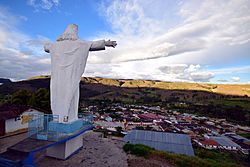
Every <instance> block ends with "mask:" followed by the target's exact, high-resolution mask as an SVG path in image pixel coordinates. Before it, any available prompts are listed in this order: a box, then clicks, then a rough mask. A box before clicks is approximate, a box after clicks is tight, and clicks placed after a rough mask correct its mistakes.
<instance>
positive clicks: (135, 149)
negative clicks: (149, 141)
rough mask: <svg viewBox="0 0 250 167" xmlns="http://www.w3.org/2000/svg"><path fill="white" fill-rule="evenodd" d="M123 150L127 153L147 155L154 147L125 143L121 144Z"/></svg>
mask: <svg viewBox="0 0 250 167" xmlns="http://www.w3.org/2000/svg"><path fill="white" fill-rule="evenodd" d="M123 150H124V151H125V152H127V153H131V154H134V155H137V156H144V157H145V156H148V155H149V154H150V153H151V151H152V150H154V149H153V148H151V147H148V146H145V145H142V144H125V145H124V146H123Z"/></svg>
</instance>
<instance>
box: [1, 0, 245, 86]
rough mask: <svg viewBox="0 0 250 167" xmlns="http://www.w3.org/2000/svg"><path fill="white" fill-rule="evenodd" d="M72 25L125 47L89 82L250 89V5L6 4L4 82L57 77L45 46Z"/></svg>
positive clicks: (84, 0)
mask: <svg viewBox="0 0 250 167" xmlns="http://www.w3.org/2000/svg"><path fill="white" fill-rule="evenodd" d="M72 23H74V24H77V25H78V26H79V28H78V29H79V37H80V38H81V39H83V40H91V41H92V40H93V41H94V40H100V39H105V40H108V39H111V40H115V41H117V44H118V45H117V47H116V48H106V50H104V51H98V52H90V54H89V57H88V61H87V66H86V69H85V73H84V74H83V76H89V77H105V78H117V79H147V80H162V81H173V82H204V83H225V84H227V83H234V84H243V83H244V84H245V83H248V84H249V83H250V0H203V1H200V0H114V1H110V0H0V78H10V79H12V80H22V79H27V78H30V77H32V76H37V75H49V74H50V68H51V64H50V55H49V54H47V53H45V52H44V50H43V46H44V44H45V43H47V42H55V40H56V39H57V37H58V36H59V35H60V34H62V33H63V31H64V30H65V28H66V27H67V25H68V24H72Z"/></svg>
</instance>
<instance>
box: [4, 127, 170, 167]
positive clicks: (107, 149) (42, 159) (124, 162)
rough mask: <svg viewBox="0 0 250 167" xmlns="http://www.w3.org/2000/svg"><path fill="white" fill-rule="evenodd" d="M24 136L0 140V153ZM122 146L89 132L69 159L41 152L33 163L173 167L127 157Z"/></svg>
mask: <svg viewBox="0 0 250 167" xmlns="http://www.w3.org/2000/svg"><path fill="white" fill-rule="evenodd" d="M26 136H27V133H23V134H19V135H16V136H11V137H7V138H3V139H0V153H1V152H4V151H5V150H6V149H7V147H9V146H11V145H13V144H16V143H17V142H18V141H21V140H23V139H24V138H26ZM123 145H124V142H123V141H122V140H121V139H111V138H102V133H98V132H92V131H89V132H86V133H85V134H84V135H83V148H82V149H81V150H80V151H79V152H78V153H76V154H75V155H73V156H72V157H70V158H69V159H67V160H65V161H63V160H58V159H55V158H50V157H46V156H45V153H44V152H43V153H41V154H39V155H38V156H37V158H36V161H35V163H36V165H37V166H39V167H49V166H53V167H66V166H67V167H76V166H77V167H86V166H87V167H118V166H119V167H128V166H129V167H151V166H155V167H173V165H170V163H169V162H167V161H166V160H158V159H157V158H155V159H145V158H143V157H136V156H134V155H127V154H126V153H125V152H124V151H123V149H122V146H123Z"/></svg>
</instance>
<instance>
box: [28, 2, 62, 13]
mask: <svg viewBox="0 0 250 167" xmlns="http://www.w3.org/2000/svg"><path fill="white" fill-rule="evenodd" d="M27 4H28V5H30V6H32V7H33V8H34V9H35V10H36V11H38V10H39V9H43V10H50V9H51V8H52V7H54V6H55V7H57V6H58V5H59V4H60V0H27Z"/></svg>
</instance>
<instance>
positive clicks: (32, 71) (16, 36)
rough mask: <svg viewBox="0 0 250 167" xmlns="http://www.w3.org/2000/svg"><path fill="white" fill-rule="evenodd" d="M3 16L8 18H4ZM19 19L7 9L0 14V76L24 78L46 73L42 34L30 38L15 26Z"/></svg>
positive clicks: (47, 66) (47, 65) (48, 64)
mask: <svg viewBox="0 0 250 167" xmlns="http://www.w3.org/2000/svg"><path fill="white" fill-rule="evenodd" d="M5 18H10V19H9V20H8V19H5ZM19 19H21V18H20V17H18V16H15V15H12V14H11V13H9V12H8V11H7V10H1V14H0V37H1V38H0V77H4V78H13V79H25V78H28V77H31V76H34V75H42V74H48V73H49V70H50V61H48V59H49V55H46V54H44V51H43V50H42V49H43V46H42V44H43V42H44V41H47V40H48V39H47V38H45V37H42V36H38V37H37V38H35V39H34V38H31V37H30V36H28V35H26V34H24V33H21V32H19V31H18V30H17V28H16V26H17V25H18V23H19V22H20V20H19Z"/></svg>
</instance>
